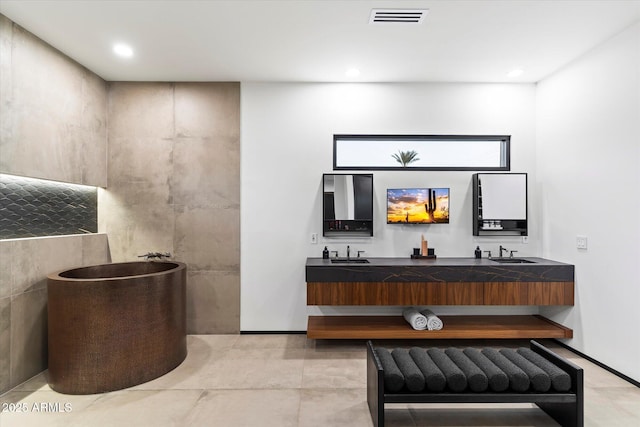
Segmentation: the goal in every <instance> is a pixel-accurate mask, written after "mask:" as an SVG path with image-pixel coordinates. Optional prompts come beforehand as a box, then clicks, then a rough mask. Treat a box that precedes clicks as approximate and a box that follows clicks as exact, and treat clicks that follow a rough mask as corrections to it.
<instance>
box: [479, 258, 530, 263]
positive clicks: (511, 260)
mask: <svg viewBox="0 0 640 427" xmlns="http://www.w3.org/2000/svg"><path fill="white" fill-rule="evenodd" d="M490 260H491V261H495V262H499V263H501V264H535V261H529V260H527V259H523V258H491V259H490Z"/></svg>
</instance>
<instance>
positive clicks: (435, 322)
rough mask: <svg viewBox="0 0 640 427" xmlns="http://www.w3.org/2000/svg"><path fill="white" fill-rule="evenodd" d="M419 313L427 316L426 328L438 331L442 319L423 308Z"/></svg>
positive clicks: (440, 327)
mask: <svg viewBox="0 0 640 427" xmlns="http://www.w3.org/2000/svg"><path fill="white" fill-rule="evenodd" d="M420 314H422V315H423V316H424V317H426V318H427V329H428V330H430V331H439V330H440V329H442V320H440V318H439V317H438V316H436V315H435V314H434V313H433V311H431V310H429V309H428V308H425V309H424V310H420Z"/></svg>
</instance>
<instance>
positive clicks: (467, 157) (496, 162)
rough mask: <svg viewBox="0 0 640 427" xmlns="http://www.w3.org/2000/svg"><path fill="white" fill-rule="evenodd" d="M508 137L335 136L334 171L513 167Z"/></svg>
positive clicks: (496, 168)
mask: <svg viewBox="0 0 640 427" xmlns="http://www.w3.org/2000/svg"><path fill="white" fill-rule="evenodd" d="M510 141H511V137H510V136H509V135H334V136H333V169H334V170H345V169H349V170H439V171H444V170H456V171H459V170H494V171H508V170H509V168H510V162H509V158H510V152H509V146H510Z"/></svg>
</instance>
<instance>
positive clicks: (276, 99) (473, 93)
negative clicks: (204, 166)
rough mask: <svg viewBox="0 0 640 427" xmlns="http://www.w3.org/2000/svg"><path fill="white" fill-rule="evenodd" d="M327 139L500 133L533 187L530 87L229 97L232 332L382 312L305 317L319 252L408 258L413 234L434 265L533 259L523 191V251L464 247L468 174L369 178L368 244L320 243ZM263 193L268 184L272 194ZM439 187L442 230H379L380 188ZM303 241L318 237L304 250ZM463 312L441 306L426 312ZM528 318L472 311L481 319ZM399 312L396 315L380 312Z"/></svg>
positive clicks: (259, 86)
mask: <svg viewBox="0 0 640 427" xmlns="http://www.w3.org/2000/svg"><path fill="white" fill-rule="evenodd" d="M334 133H345V134H348V133H361V134H362V133H372V134H374V133H380V134H508V135H512V139H511V144H512V145H511V153H512V155H511V156H512V157H511V165H512V171H514V172H528V173H529V174H530V175H529V182H530V183H532V182H535V145H534V144H535V86H534V85H530V84H522V85H520V84H509V85H500V84H295V83H290V84H277V83H243V84H242V88H241V138H242V140H241V188H242V191H241V193H242V195H241V206H242V209H241V234H242V236H241V248H242V251H241V324H240V327H241V330H243V331H252V330H261V331H265V330H278V331H287V330H305V329H306V319H307V314H316V313H319V312H323V313H325V314H328V313H341V314H347V313H363V312H371V311H372V310H373V312H376V313H384V312H385V309H384V308H382V309H381V308H364V309H363V308H359V309H358V308H341V309H335V308H329V307H325V308H316V307H309V308H308V307H307V306H306V287H305V276H304V264H305V259H306V258H307V257H310V256H311V257H320V256H321V253H322V249H323V248H324V246H325V245H326V246H328V247H329V250H339V251H340V254H341V255H342V256H344V255H345V249H346V246H347V244H349V245H350V246H351V250H352V253H355V251H356V250H365V251H366V253H365V256H370V257H375V256H382V257H391V256H397V257H404V256H406V257H408V256H409V254H410V253H411V250H412V248H413V247H417V246H418V245H419V242H420V235H421V234H424V235H425V238H426V239H427V240H428V241H429V246H431V247H435V249H436V253H437V255H438V256H439V257H472V256H473V251H474V249H475V247H476V245H480V247H481V249H483V250H492V251H493V253H494V254H496V253H497V250H498V246H499V245H500V244H504V245H505V246H507V247H508V248H509V249H514V250H518V251H519V252H518V255H522V256H526V255H539V249H540V240H539V225H538V224H539V221H538V213H539V211H540V210H539V208H538V207H537V206H536V205H537V202H536V201H537V196H536V194H535V188H534V187H533V186H530V195H529V203H530V205H529V214H530V218H531V221H530V224H531V225H530V240H529V244H526V245H524V244H522V242H521V238H519V237H516V236H510V237H503V238H495V237H481V238H478V237H473V236H472V228H471V175H472V172H420V171H407V172H404V171H394V172H389V171H374V172H373V173H374V191H375V199H374V219H375V229H374V237H373V238H358V239H347V240H345V239H344V238H343V239H340V238H323V237H322V227H321V224H322V217H321V215H322V197H321V194H322V189H321V181H322V174H323V173H330V172H332V147H333V145H332V144H333V134H334ZM274 183H275V185H274ZM403 186H408V187H415V186H418V187H419V186H427V187H428V186H431V187H450V188H451V194H450V198H451V200H450V211H451V218H450V224H449V225H442V224H434V225H424V226H408V225H387V224H386V220H385V214H386V189H387V188H398V187H403ZM311 233H318V235H319V236H320V238H319V243H318V244H317V245H312V244H310V235H311ZM472 310H476V311H477V310H478V308H474V307H453V308H446V307H441V308H439V309H438V311H437V312H438V313H444V312H468V311H472ZM532 310H535V311H534V312H537V308H531V307H518V308H504V307H501V308H497V307H496V308H493V309H486V308H483V309H482V311H483V313H490V312H498V313H504V312H517V313H528V312H532ZM390 311H393V312H396V311H398V312H399V309H398V308H391V309H387V310H386V312H390Z"/></svg>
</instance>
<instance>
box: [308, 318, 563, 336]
mask: <svg viewBox="0 0 640 427" xmlns="http://www.w3.org/2000/svg"><path fill="white" fill-rule="evenodd" d="M439 317H440V319H442V322H443V324H444V327H443V328H442V329H441V330H439V331H416V330H414V329H413V328H411V326H410V325H409V324H408V323H407V322H406V321H405V320H404V318H403V317H402V316H309V320H308V324H307V337H308V338H312V339H501V338H510V339H531V338H573V330H572V329H569V328H567V327H565V326H562V325H560V324H558V323H556V322H553V321H551V320H549V319H547V318H545V317H542V316H538V315H517V316H511V315H509V316H500V315H496V316H439Z"/></svg>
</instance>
